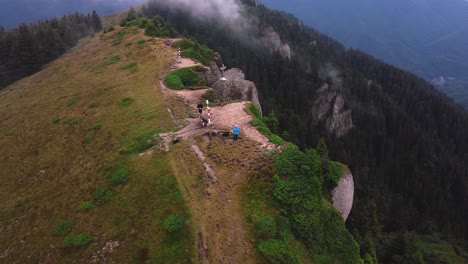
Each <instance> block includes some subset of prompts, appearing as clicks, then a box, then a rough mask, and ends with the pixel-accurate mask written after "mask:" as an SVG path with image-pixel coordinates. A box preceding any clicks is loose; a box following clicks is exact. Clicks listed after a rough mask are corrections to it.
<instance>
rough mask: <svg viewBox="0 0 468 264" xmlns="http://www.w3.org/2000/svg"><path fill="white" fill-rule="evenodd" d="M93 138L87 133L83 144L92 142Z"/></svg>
mask: <svg viewBox="0 0 468 264" xmlns="http://www.w3.org/2000/svg"><path fill="white" fill-rule="evenodd" d="M93 138H94V135H93V134H89V133H88V134H87V135H86V136H84V138H83V143H89V142H91V140H93Z"/></svg>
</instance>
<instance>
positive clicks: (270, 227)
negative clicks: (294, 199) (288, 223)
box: [256, 216, 276, 239]
mask: <svg viewBox="0 0 468 264" xmlns="http://www.w3.org/2000/svg"><path fill="white" fill-rule="evenodd" d="M256 230H257V235H258V236H259V237H260V238H262V239H269V238H272V237H274V236H275V235H276V223H275V219H273V217H269V216H260V217H259V218H258V222H257V225H256Z"/></svg>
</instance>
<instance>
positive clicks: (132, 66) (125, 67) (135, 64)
mask: <svg viewBox="0 0 468 264" xmlns="http://www.w3.org/2000/svg"><path fill="white" fill-rule="evenodd" d="M135 66H137V63H136V62H132V63H129V64H127V65H125V66H123V67H122V68H120V69H122V70H130V69H131V68H134V67H135Z"/></svg>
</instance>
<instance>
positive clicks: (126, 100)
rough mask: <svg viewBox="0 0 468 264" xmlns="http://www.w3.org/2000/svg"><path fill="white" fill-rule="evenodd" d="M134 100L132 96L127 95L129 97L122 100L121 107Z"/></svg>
mask: <svg viewBox="0 0 468 264" xmlns="http://www.w3.org/2000/svg"><path fill="white" fill-rule="evenodd" d="M133 101H134V100H133V99H132V98H128V97H127V98H124V99H122V101H120V103H119V105H120V106H121V107H127V106H129V105H131V104H132V103H133Z"/></svg>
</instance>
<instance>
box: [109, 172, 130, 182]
mask: <svg viewBox="0 0 468 264" xmlns="http://www.w3.org/2000/svg"><path fill="white" fill-rule="evenodd" d="M106 178H107V181H108V182H110V183H111V184H114V185H119V184H124V183H126V182H127V181H128V179H129V173H128V171H126V170H124V169H119V170H117V171H116V172H114V173H112V174H109V175H107V177H106Z"/></svg>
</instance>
